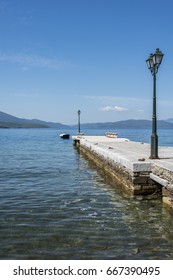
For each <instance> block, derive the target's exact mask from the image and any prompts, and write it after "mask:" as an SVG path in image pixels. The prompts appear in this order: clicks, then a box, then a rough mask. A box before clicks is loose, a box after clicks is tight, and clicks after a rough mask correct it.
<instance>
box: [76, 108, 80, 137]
mask: <svg viewBox="0 0 173 280" xmlns="http://www.w3.org/2000/svg"><path fill="white" fill-rule="evenodd" d="M77 113H78V134H80V114H81V111H80V110H78V111H77Z"/></svg>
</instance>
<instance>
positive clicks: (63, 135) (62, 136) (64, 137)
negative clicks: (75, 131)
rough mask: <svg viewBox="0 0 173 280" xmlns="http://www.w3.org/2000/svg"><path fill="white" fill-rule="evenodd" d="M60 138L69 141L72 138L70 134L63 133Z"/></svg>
mask: <svg viewBox="0 0 173 280" xmlns="http://www.w3.org/2000/svg"><path fill="white" fill-rule="evenodd" d="M59 136H60V138H62V139H69V138H70V134H68V133H61V134H60V135H59Z"/></svg>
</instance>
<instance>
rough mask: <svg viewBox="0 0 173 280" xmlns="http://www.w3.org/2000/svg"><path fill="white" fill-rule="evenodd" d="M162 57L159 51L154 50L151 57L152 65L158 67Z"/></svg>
mask: <svg viewBox="0 0 173 280" xmlns="http://www.w3.org/2000/svg"><path fill="white" fill-rule="evenodd" d="M163 56H164V54H163V53H162V52H161V51H160V50H159V49H156V51H155V53H154V55H153V63H154V65H158V66H160V64H161V62H162V58H163Z"/></svg>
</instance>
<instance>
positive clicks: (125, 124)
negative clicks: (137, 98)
mask: <svg viewBox="0 0 173 280" xmlns="http://www.w3.org/2000/svg"><path fill="white" fill-rule="evenodd" d="M157 125H158V128H170V129H171V128H172V129H173V123H169V122H167V121H161V120H160V121H157ZM151 127H152V122H151V121H149V120H133V119H131V120H125V121H118V122H105V123H86V124H82V129H99V128H100V129H110V130H113V129H117V128H126V129H128V128H131V129H132V128H134V129H138V128H145V129H151Z"/></svg>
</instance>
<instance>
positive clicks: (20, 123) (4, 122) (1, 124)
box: [0, 112, 173, 130]
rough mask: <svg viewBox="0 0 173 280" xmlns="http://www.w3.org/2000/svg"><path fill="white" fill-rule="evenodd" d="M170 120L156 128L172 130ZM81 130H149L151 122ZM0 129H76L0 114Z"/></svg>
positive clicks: (107, 124) (97, 125)
mask: <svg viewBox="0 0 173 280" xmlns="http://www.w3.org/2000/svg"><path fill="white" fill-rule="evenodd" d="M171 120H172V119H169V120H166V121H163V120H159V121H157V125H158V128H162V129H173V122H171ZM81 126H82V129H105V130H114V129H118V128H124V129H128V128H129V129H139V128H140V129H141V128H144V129H151V127H152V122H151V121H149V120H134V119H131V120H125V121H118V122H104V123H84V124H81ZM0 128H56V129H65V130H67V129H71V128H75V129H76V128H77V125H64V124H61V123H54V122H45V121H42V120H37V119H31V120H28V119H21V118H17V117H14V116H12V115H9V114H6V113H4V112H0Z"/></svg>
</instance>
